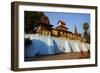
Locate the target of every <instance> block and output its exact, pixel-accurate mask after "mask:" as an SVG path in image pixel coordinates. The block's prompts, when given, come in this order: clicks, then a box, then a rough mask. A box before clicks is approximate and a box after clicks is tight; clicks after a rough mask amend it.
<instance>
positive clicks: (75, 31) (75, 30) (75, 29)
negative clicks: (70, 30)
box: [74, 25, 77, 34]
mask: <svg viewBox="0 0 100 73" xmlns="http://www.w3.org/2000/svg"><path fill="white" fill-rule="evenodd" d="M74 34H77V28H76V25H75V28H74Z"/></svg>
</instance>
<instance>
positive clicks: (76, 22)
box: [44, 12, 90, 33]
mask: <svg viewBox="0 0 100 73" xmlns="http://www.w3.org/2000/svg"><path fill="white" fill-rule="evenodd" d="M44 14H45V15H46V16H48V18H49V21H50V24H51V25H53V26H54V27H56V25H57V22H58V21H59V20H62V21H64V22H65V23H66V27H68V28H69V29H68V31H71V32H74V28H75V26H76V28H77V32H79V33H83V28H82V26H83V24H84V23H85V22H87V23H88V24H89V25H90V14H84V13H61V12H44Z"/></svg>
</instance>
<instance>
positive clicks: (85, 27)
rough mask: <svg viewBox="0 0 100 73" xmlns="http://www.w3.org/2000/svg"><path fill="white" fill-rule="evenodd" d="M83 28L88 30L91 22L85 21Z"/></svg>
mask: <svg viewBox="0 0 100 73" xmlns="http://www.w3.org/2000/svg"><path fill="white" fill-rule="evenodd" d="M83 29H84V30H85V31H87V30H88V29H89V24H88V23H87V22H85V23H84V24H83Z"/></svg>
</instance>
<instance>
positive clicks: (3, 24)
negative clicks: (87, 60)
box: [0, 0, 100, 73]
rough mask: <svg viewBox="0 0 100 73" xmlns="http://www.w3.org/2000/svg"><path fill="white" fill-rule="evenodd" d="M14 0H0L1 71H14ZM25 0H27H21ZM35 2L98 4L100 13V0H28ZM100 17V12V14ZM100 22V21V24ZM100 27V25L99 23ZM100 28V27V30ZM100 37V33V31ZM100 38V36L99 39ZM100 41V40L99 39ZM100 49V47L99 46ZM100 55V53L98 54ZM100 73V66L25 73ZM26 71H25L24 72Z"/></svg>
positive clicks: (6, 72)
mask: <svg viewBox="0 0 100 73" xmlns="http://www.w3.org/2000/svg"><path fill="white" fill-rule="evenodd" d="M12 1H14V0H0V73H14V72H13V71H11V70H10V59H11V57H10V54H11V52H10V51H11V46H10V45H11V38H10V37H11V36H10V35H11V12H10V8H11V6H10V3H11V2H12ZM19 1H25V0H19ZM27 1H34V2H45V3H62V4H79V5H80V4H81V5H85V4H86V5H94V6H95V5H98V7H99V8H98V9H99V10H98V11H99V12H98V13H100V4H99V3H100V0H27ZM98 19H100V14H98ZM99 23H100V22H98V24H99ZM98 27H100V25H98ZM99 31H100V29H98V32H99ZM98 37H100V33H98ZM98 40H100V38H99V39H98ZM99 43H100V41H99ZM98 47H100V46H98ZM98 51H100V48H98ZM98 56H100V53H99V54H98ZM98 60H99V65H100V58H99V59H98ZM33 72H34V73H42V72H43V73H55V72H59V73H60V72H62V73H66V72H67V73H99V72H100V66H98V67H88V68H73V69H71V68H70V69H56V70H40V71H26V72H25V73H33ZM22 73H24V72H22Z"/></svg>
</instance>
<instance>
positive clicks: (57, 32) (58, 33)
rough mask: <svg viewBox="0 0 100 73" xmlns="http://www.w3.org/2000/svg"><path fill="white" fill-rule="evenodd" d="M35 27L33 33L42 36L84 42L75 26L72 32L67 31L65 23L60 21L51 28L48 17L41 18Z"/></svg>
mask: <svg viewBox="0 0 100 73" xmlns="http://www.w3.org/2000/svg"><path fill="white" fill-rule="evenodd" d="M36 25H37V27H36V29H35V33H38V34H42V35H46V36H49V35H50V36H54V37H58V38H63V39H71V40H79V41H81V42H85V41H86V40H85V39H84V38H83V37H82V36H81V34H80V33H78V32H77V28H76V26H75V28H74V32H71V31H68V27H66V23H65V22H64V21H62V20H59V21H58V23H57V26H56V27H55V28H53V25H51V24H50V21H49V19H48V17H47V16H43V17H41V20H40V21H39V22H38V23H37V24H36ZM33 34H34V33H33Z"/></svg>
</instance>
